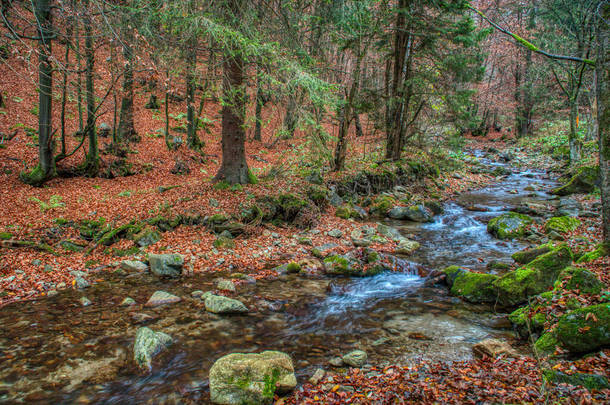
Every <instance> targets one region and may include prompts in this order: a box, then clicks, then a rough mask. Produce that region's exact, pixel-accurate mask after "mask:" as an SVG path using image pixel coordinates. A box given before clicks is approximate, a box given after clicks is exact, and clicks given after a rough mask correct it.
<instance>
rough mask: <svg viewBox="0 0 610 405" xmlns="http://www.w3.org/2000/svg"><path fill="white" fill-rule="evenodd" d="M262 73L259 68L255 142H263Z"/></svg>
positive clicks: (257, 71)
mask: <svg viewBox="0 0 610 405" xmlns="http://www.w3.org/2000/svg"><path fill="white" fill-rule="evenodd" d="M260 76H261V73H260V67H258V66H257V68H256V100H255V102H256V108H255V111H254V119H255V121H256V122H255V123H254V140H255V141H261V140H262V136H261V132H262V125H263V123H262V121H263V117H262V114H263V104H264V100H263V85H262V83H261V77H260Z"/></svg>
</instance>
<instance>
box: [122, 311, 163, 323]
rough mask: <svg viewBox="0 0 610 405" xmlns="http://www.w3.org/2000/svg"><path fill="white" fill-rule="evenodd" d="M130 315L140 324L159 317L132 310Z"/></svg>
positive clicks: (134, 321)
mask: <svg viewBox="0 0 610 405" xmlns="http://www.w3.org/2000/svg"><path fill="white" fill-rule="evenodd" d="M129 316H130V317H131V320H132V321H133V323H135V324H140V325H144V324H147V323H150V322H153V321H156V320H157V319H159V317H158V316H152V315H149V314H146V313H144V312H130V313H129Z"/></svg>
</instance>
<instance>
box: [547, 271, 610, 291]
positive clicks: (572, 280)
mask: <svg viewBox="0 0 610 405" xmlns="http://www.w3.org/2000/svg"><path fill="white" fill-rule="evenodd" d="M604 287H605V284H604V283H602V282H601V281H599V279H598V278H597V276H596V275H595V274H594V273H592V272H590V271H589V270H586V269H581V268H578V267H567V268H565V269H564V270H563V271H562V272H561V274H559V277H558V279H557V282H556V283H555V289H561V288H563V289H565V290H568V291H569V290H579V291H580V293H581V294H599V293H600V292H601V291H602V289H603V288H604Z"/></svg>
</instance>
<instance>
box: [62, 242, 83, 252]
mask: <svg viewBox="0 0 610 405" xmlns="http://www.w3.org/2000/svg"><path fill="white" fill-rule="evenodd" d="M59 245H60V246H61V247H62V248H64V249H66V250H67V251H69V252H82V251H83V250H85V248H86V246H85V245H83V244H81V243H79V242H76V241H73V240H69V239H65V240H62V241H61V242H59Z"/></svg>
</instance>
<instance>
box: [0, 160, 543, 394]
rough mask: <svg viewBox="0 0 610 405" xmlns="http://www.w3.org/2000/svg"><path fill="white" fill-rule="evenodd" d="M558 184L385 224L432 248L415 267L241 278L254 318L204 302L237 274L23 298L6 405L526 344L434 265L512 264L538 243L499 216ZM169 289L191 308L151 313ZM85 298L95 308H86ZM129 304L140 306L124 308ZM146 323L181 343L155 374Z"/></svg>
mask: <svg viewBox="0 0 610 405" xmlns="http://www.w3.org/2000/svg"><path fill="white" fill-rule="evenodd" d="M482 161H484V160H483V159H482ZM484 162H485V164H488V165H499V164H498V163H493V162H489V161H484ZM554 184H555V183H554V182H553V181H552V180H550V179H549V178H548V176H546V174H544V173H542V172H520V173H513V174H511V175H508V176H507V177H506V178H505V179H503V180H502V181H500V182H498V183H496V184H494V185H492V186H489V187H486V188H483V189H480V190H476V191H472V192H467V193H463V194H461V195H460V196H459V197H458V198H457V199H456V200H454V201H450V202H447V203H446V204H445V205H444V213H443V214H441V215H438V216H436V217H435V221H434V222H432V223H427V224H417V223H410V222H402V221H394V220H385V221H384V223H386V224H387V225H391V226H393V227H396V228H398V229H399V230H400V231H401V232H402V233H403V234H405V235H409V237H410V238H413V239H415V240H417V241H418V242H419V243H420V244H421V248H420V249H419V250H417V251H416V252H415V253H414V254H413V255H412V256H410V257H408V258H403V259H398V260H399V264H400V266H399V267H400V268H401V270H402V271H401V272H392V273H383V274H379V275H377V276H374V277H370V278H353V279H349V278H325V277H320V278H303V277H299V276H298V275H283V276H281V277H279V278H278V279H275V280H259V281H258V282H256V283H252V284H248V283H246V284H241V285H239V286H238V294H237V296H236V298H239V299H240V300H242V301H243V302H244V303H245V304H246V305H247V306H248V307H249V308H251V309H252V311H251V312H250V313H248V314H246V315H235V316H226V315H222V316H221V315H215V314H212V313H208V312H206V311H205V309H204V305H203V302H202V301H201V300H200V299H199V298H193V297H191V292H192V291H194V290H203V291H207V290H212V289H214V280H215V279H216V278H218V277H222V276H225V277H226V276H228V274H220V273H215V274H208V275H195V276H192V277H187V278H183V279H181V280H175V281H166V280H165V281H162V280H159V279H158V278H156V277H154V276H152V275H150V274H132V275H129V276H127V277H126V276H124V275H120V274H114V273H98V274H97V276H98V278H99V279H97V280H96V281H97V283H95V284H94V285H93V286H91V287H90V288H88V289H86V290H84V291H78V290H72V289H68V290H64V291H61V292H60V293H59V295H58V296H56V297H53V298H44V299H39V300H33V301H26V302H18V303H13V304H10V305H8V306H6V307H4V308H2V309H0V403H108V404H110V403H113V404H114V403H116V404H120V403H184V402H189V401H192V402H198V403H201V402H203V403H206V402H207V401H208V397H209V394H208V387H207V375H208V371H209V369H210V367H211V365H212V364H213V363H214V361H215V360H217V359H218V358H219V357H221V356H223V355H225V354H228V353H231V352H258V351H262V350H280V351H283V352H286V353H288V354H290V356H291V357H292V359H293V361H294V365H295V370H296V371H297V378H298V380H299V383H303V382H305V381H306V379H307V378H308V376H310V375H311V374H312V373H313V371H314V370H315V369H316V368H318V367H323V368H326V369H328V360H329V359H331V358H333V357H336V356H339V355H341V354H345V353H347V352H349V351H351V350H354V349H362V350H365V351H366V352H367V353H368V358H369V360H368V362H369V363H370V364H372V365H377V366H384V365H388V364H407V363H411V362H418V361H420V360H432V361H435V360H439V361H456V360H467V359H470V358H471V357H472V354H471V348H472V345H473V344H474V343H476V342H478V341H480V340H482V339H485V338H489V337H494V338H499V339H510V338H512V337H513V333H512V331H511V329H510V325H509V324H508V323H507V320H506V317H505V314H497V313H494V312H492V310H491V308H490V307H488V306H479V305H472V304H468V303H465V302H463V301H461V300H459V299H457V298H455V297H451V296H450V295H448V292H447V288H445V287H443V286H430V285H427V284H426V283H425V279H424V278H422V277H420V276H419V274H421V271H420V270H421V269H422V268H425V269H427V270H433V269H442V268H444V267H446V266H449V265H460V266H465V267H469V268H471V269H474V270H479V271H484V270H485V266H486V263H487V262H489V261H491V260H500V261H505V262H507V263H510V254H511V253H513V252H514V251H516V250H518V249H521V248H522V247H524V246H525V245H524V244H522V243H519V242H506V241H500V240H497V239H495V238H493V237H492V236H491V235H489V234H488V233H487V230H486V222H487V220H489V219H490V218H492V217H494V216H497V215H499V214H500V213H502V212H505V211H506V210H507V209H508V208H509V207H512V206H516V205H518V204H520V203H523V202H524V201H530V202H533V203H544V202H548V201H549V200H550V199H551V196H550V195H548V194H546V193H545V192H544V190H548V189H549V188H550V187H551V186H553V185H554ZM528 186H529V187H528ZM526 188H528V191H526V190H525V189H526ZM536 190H538V191H536ZM468 208H470V209H468ZM157 290H163V291H167V292H170V293H172V294H174V295H177V296H179V297H181V298H182V301H181V302H179V303H176V304H171V305H166V306H161V307H156V308H146V307H144V306H143V303H144V302H146V301H147V300H148V298H149V297H150V296H151V295H152V293H153V292H155V291H157ZM84 295H86V297H87V298H89V299H90V300H91V302H92V305H90V306H87V307H83V306H82V305H81V303H80V302H79V299H80V298H81V297H82V296H84ZM127 296H129V297H132V298H133V299H135V301H136V302H137V303H138V304H137V305H135V306H132V307H121V306H120V303H121V301H122V300H123V299H124V298H125V297H127ZM144 324H146V325H148V326H150V327H151V328H152V329H153V330H159V331H163V332H165V333H168V334H169V335H171V336H172V337H173V338H174V344H173V345H172V346H171V347H170V348H169V350H167V351H166V352H164V353H163V354H162V355H160V356H158V357H157V358H155V361H154V362H153V370H152V373H150V374H148V375H143V374H141V373H139V372H138V370H136V368H135V366H134V364H133V361H132V356H133V354H132V347H133V341H134V337H135V333H136V330H137V329H138V328H139V327H141V326H142V325H144Z"/></svg>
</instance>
